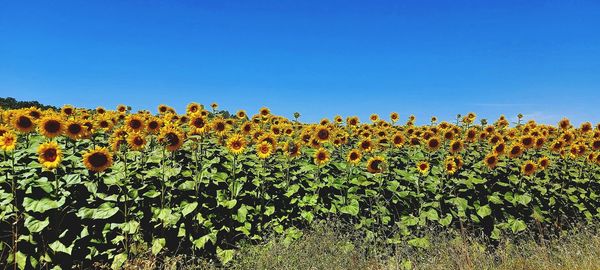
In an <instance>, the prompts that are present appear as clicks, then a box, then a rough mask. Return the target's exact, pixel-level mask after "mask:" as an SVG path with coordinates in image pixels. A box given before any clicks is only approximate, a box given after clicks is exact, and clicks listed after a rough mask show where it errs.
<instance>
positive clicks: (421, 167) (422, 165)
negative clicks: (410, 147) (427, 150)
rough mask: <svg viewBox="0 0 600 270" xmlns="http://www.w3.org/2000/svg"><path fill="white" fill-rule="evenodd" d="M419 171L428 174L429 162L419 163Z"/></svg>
mask: <svg viewBox="0 0 600 270" xmlns="http://www.w3.org/2000/svg"><path fill="white" fill-rule="evenodd" d="M417 171H419V173H421V174H423V175H425V174H427V173H428V172H429V162H427V161H421V162H419V163H417Z"/></svg>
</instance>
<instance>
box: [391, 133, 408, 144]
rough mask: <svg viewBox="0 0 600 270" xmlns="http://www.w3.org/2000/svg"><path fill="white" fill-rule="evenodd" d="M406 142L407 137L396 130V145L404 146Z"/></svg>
mask: <svg viewBox="0 0 600 270" xmlns="http://www.w3.org/2000/svg"><path fill="white" fill-rule="evenodd" d="M405 142H406V138H405V137H404V135H403V134H402V132H396V133H395V134H394V136H392V144H394V146H396V147H402V146H403V145H404V143H405Z"/></svg>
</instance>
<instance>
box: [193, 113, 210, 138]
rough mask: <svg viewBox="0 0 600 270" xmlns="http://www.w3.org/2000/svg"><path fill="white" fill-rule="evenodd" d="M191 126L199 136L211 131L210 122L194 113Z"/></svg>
mask: <svg viewBox="0 0 600 270" xmlns="http://www.w3.org/2000/svg"><path fill="white" fill-rule="evenodd" d="M189 124H190V127H192V128H194V130H195V132H196V133H199V134H202V133H206V132H207V131H208V129H209V125H208V120H206V117H204V116H202V115H201V114H199V113H194V114H192V115H191V116H190V121H189Z"/></svg>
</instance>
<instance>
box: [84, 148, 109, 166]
mask: <svg viewBox="0 0 600 270" xmlns="http://www.w3.org/2000/svg"><path fill="white" fill-rule="evenodd" d="M112 162H113V158H112V155H111V154H110V152H108V150H107V149H106V148H104V147H98V146H96V148H94V149H90V150H88V151H87V152H85V153H84V154H83V164H84V165H85V167H86V168H87V169H88V170H90V171H92V172H103V171H105V170H106V169H108V168H110V166H112Z"/></svg>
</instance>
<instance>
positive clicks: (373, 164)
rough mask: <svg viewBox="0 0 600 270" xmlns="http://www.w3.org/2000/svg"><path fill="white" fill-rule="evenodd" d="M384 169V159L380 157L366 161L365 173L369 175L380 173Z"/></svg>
mask: <svg viewBox="0 0 600 270" xmlns="http://www.w3.org/2000/svg"><path fill="white" fill-rule="evenodd" d="M384 169H385V159H384V158H383V157H381V156H375V157H372V158H370V159H369V160H368V161H367V171H369V172H370V173H382V172H383V170H384Z"/></svg>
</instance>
